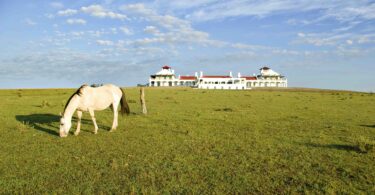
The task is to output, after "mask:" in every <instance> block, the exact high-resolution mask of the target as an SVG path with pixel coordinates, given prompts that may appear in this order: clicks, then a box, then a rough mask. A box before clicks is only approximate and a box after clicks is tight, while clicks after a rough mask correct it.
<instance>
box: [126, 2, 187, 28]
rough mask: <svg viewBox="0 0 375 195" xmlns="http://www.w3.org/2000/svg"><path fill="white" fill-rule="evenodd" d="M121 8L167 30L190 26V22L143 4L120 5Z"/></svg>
mask: <svg viewBox="0 0 375 195" xmlns="http://www.w3.org/2000/svg"><path fill="white" fill-rule="evenodd" d="M121 10H123V11H127V12H129V13H134V14H138V15H141V16H143V17H144V18H145V19H146V20H148V21H150V22H154V23H156V24H158V25H160V26H162V27H164V28H167V29H169V30H173V29H176V28H178V29H181V28H190V26H191V25H190V22H189V21H186V20H182V19H179V18H177V17H174V16H171V15H160V14H158V13H157V12H155V11H154V10H152V9H150V8H146V7H145V5H144V4H141V3H138V4H130V5H123V6H121Z"/></svg>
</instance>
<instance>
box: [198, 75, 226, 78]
mask: <svg viewBox="0 0 375 195" xmlns="http://www.w3.org/2000/svg"><path fill="white" fill-rule="evenodd" d="M202 78H232V77H231V76H220V75H217V76H203V77H202Z"/></svg>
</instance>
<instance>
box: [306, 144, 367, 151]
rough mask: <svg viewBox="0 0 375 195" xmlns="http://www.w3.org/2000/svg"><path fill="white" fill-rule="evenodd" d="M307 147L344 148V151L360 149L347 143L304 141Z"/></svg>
mask: <svg viewBox="0 0 375 195" xmlns="http://www.w3.org/2000/svg"><path fill="white" fill-rule="evenodd" d="M305 145H306V146H308V147H315V148H327V149H335V150H345V151H354V152H360V149H359V148H358V147H357V146H353V145H347V144H316V143H306V144H305Z"/></svg>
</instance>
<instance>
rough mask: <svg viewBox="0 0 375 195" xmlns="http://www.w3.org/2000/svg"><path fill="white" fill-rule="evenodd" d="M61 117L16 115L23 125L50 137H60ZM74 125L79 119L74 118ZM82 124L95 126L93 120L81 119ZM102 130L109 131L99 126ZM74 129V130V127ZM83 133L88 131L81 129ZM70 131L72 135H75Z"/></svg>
mask: <svg viewBox="0 0 375 195" xmlns="http://www.w3.org/2000/svg"><path fill="white" fill-rule="evenodd" d="M60 118H61V116H59V115H55V114H48V113H47V114H30V115H16V120H17V121H19V122H21V123H23V124H28V125H30V126H31V127H33V128H34V129H36V130H38V131H42V132H45V133H48V134H50V135H54V136H59V129H60V127H59V124H60ZM72 123H77V118H76V117H73V120H72ZM81 124H91V125H93V123H92V121H91V120H87V119H83V118H82V119H81ZM98 127H99V128H100V129H109V128H108V127H106V126H103V125H99V124H98ZM72 128H74V127H73V126H72ZM81 131H86V130H84V129H82V128H81ZM73 132H74V130H73V131H70V133H73Z"/></svg>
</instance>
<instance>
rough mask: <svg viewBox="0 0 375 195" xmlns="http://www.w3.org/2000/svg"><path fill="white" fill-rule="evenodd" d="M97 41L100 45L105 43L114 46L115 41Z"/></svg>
mask: <svg viewBox="0 0 375 195" xmlns="http://www.w3.org/2000/svg"><path fill="white" fill-rule="evenodd" d="M96 43H97V44H98V45H104V46H112V45H113V42H112V41H109V40H96Z"/></svg>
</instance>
